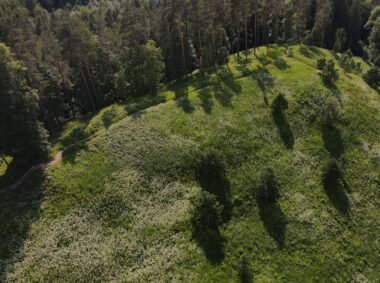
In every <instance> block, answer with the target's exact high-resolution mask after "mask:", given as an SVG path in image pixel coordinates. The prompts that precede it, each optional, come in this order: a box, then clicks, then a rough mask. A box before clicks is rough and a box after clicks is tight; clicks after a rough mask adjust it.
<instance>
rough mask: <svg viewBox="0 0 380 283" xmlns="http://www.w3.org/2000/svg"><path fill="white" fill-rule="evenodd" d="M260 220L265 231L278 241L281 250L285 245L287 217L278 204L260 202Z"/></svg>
mask: <svg viewBox="0 0 380 283" xmlns="http://www.w3.org/2000/svg"><path fill="white" fill-rule="evenodd" d="M258 207H259V210H260V212H259V213H260V218H261V220H262V221H263V224H264V227H265V230H267V232H268V234H269V235H270V236H271V237H272V238H273V239H274V240H275V241H276V243H277V245H278V247H279V248H283V247H284V245H285V232H286V217H285V214H284V213H283V212H282V210H281V207H280V206H279V204H278V203H262V202H260V201H259V202H258Z"/></svg>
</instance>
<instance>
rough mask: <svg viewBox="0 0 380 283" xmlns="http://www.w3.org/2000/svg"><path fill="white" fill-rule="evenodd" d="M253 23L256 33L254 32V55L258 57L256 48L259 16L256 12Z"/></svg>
mask: <svg viewBox="0 0 380 283" xmlns="http://www.w3.org/2000/svg"><path fill="white" fill-rule="evenodd" d="M253 23H254V25H255V31H254V35H253V36H254V38H253V40H254V47H253V54H255V56H256V47H257V15H256V12H255V14H254V20H253Z"/></svg>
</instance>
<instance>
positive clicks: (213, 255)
mask: <svg viewBox="0 0 380 283" xmlns="http://www.w3.org/2000/svg"><path fill="white" fill-rule="evenodd" d="M193 237H194V239H195V240H196V242H197V244H198V245H199V247H200V248H201V249H202V250H203V252H204V254H205V256H206V258H207V260H208V261H209V262H210V263H211V264H220V263H221V262H222V261H223V259H224V257H225V251H224V244H225V242H226V239H225V238H224V237H223V236H222V234H221V233H220V231H219V228H216V229H211V228H206V229H203V230H198V229H194V230H193Z"/></svg>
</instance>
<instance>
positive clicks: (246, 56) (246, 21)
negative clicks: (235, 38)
mask: <svg viewBox="0 0 380 283" xmlns="http://www.w3.org/2000/svg"><path fill="white" fill-rule="evenodd" d="M244 20H245V24H244V25H245V26H244V29H245V61H248V16H247V15H246V16H245V19H244Z"/></svg>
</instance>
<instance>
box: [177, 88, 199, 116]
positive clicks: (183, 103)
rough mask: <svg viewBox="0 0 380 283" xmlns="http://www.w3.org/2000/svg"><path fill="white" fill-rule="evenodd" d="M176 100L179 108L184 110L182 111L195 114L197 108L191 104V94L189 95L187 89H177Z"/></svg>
mask: <svg viewBox="0 0 380 283" xmlns="http://www.w3.org/2000/svg"><path fill="white" fill-rule="evenodd" d="M175 99H176V104H177V106H178V107H180V108H182V110H183V111H184V112H185V113H192V112H194V110H195V108H194V106H193V105H192V104H191V103H190V100H189V93H188V90H187V87H185V88H180V89H177V90H176V91H175Z"/></svg>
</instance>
